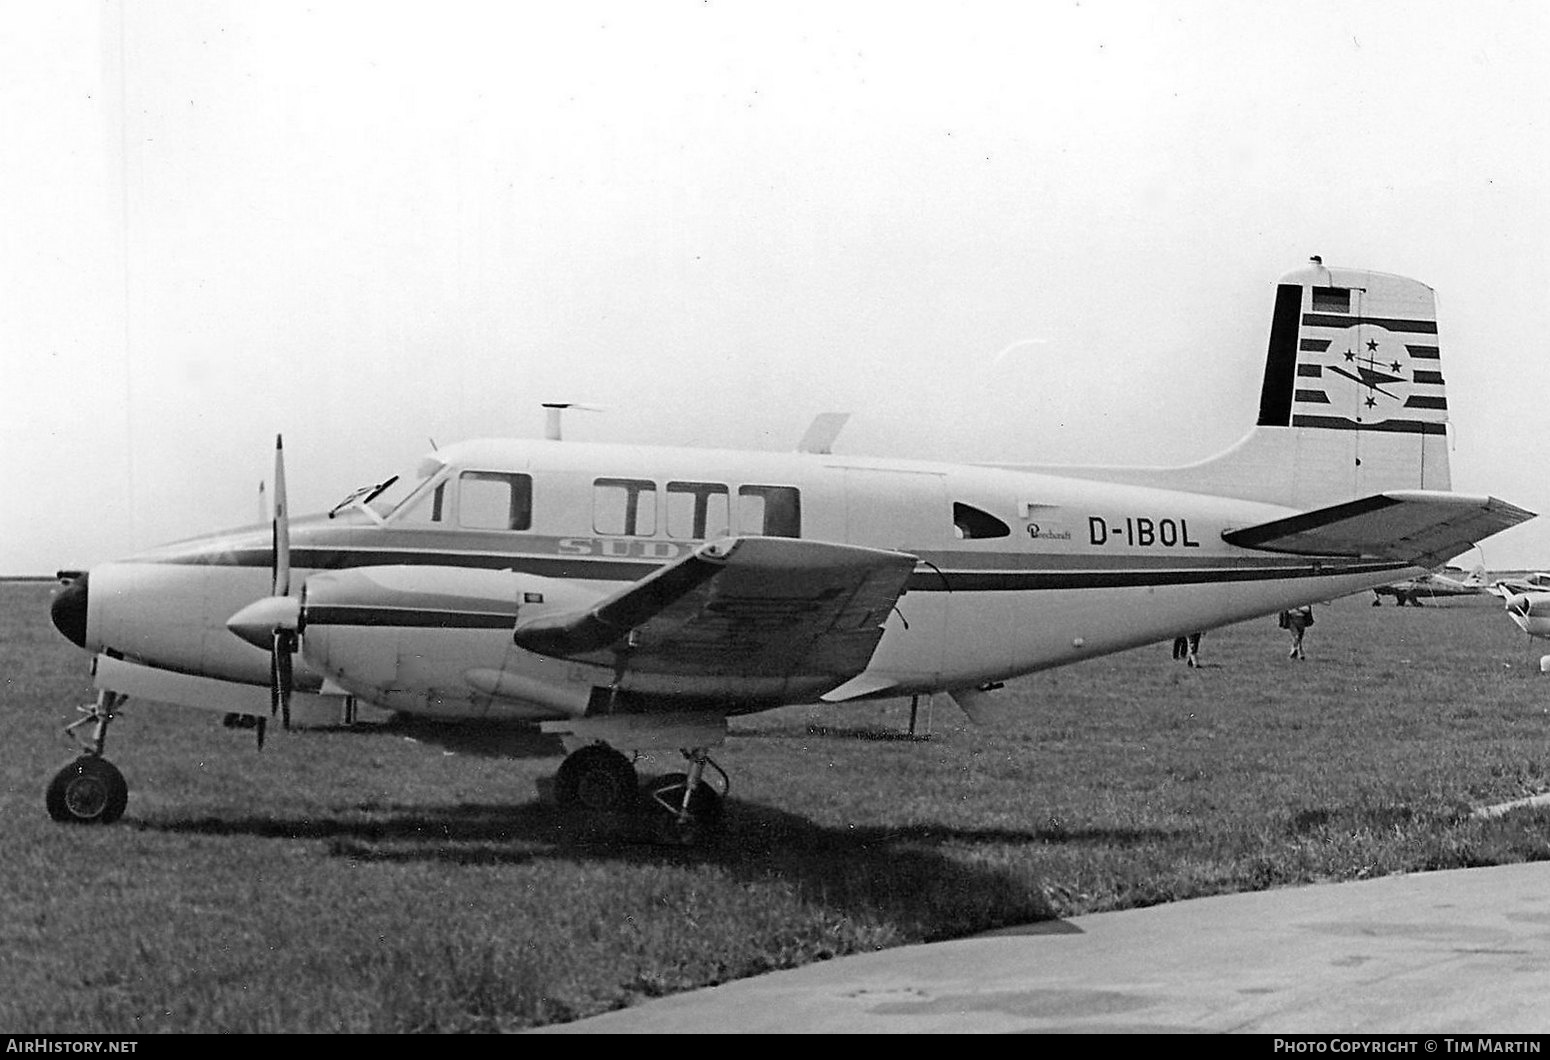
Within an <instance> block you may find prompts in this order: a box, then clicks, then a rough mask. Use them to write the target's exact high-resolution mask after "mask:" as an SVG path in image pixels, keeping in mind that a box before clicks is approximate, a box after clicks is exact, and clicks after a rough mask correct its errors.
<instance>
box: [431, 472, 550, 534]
mask: <svg viewBox="0 0 1550 1060" xmlns="http://www.w3.org/2000/svg"><path fill="white" fill-rule="evenodd" d="M434 503H435V504H436V505H437V506H438V507H439V506H440V498H437V499H435V501H434ZM457 522H458V525H459V526H461V527H464V528H466V529H470V530H528V529H531V528H532V526H533V479H532V477H531V476H529V475H518V474H514V473H512V472H509V471H465V472H463V473H462V474H461V475H459V476H458V498H457Z"/></svg>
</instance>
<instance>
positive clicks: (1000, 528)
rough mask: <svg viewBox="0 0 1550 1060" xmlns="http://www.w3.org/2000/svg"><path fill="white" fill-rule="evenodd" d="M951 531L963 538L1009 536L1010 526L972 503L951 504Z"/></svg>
mask: <svg viewBox="0 0 1550 1060" xmlns="http://www.w3.org/2000/svg"><path fill="white" fill-rule="evenodd" d="M953 532H954V533H955V534H957V535H958V536H959V537H960V538H963V539H964V540H971V539H976V538H982V537H1009V536H1011V533H1012V528H1011V527H1009V526H1007V525H1006V524H1005V523H1003V522H1002V521H1001V520H1000V519H997V518H996V517H995V516H994V515H991V514H990V513H989V512H987V511H982V510H981V509H979V508H976V507H974V506H973V505H972V504H961V503H957V502H955V503H954V504H953Z"/></svg>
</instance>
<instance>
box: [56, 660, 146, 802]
mask: <svg viewBox="0 0 1550 1060" xmlns="http://www.w3.org/2000/svg"><path fill="white" fill-rule="evenodd" d="M125 698H126V697H124V696H121V695H119V694H118V693H116V692H109V691H107V690H106V689H104V690H102V691H101V692H99V693H98V695H97V701H96V702H95V703H93V704H92V705H91V706H89V707H81V708H79V709H80V712H81V714H82V716H81V717H80V718H78V719H76V720H75V721H73V722H71V723H70V724H69V725H67V726H65V733H66V734H67V735H69V736H71V737H73V738H75V739H76V740H77V741H78V742H79V743H80V745H81V750H82V754H81V755H80V757H78V758H77V759H76V760H75V761H73V762H71V763H70V764H69V765H67V766H65V767H64V768H63V769H61V770H60V771H59V772H58V773H55V774H54V778H53V779H52V780H50V781H49V783H48V788H47V789H46V790H45V791H44V794H43V804H44V805H45V806H46V807H47V808H48V815H49V816H50V817H52V818H53V819H54V820H56V821H61V822H64V823H68V824H111V823H113V822H114V821H116V820H118V819H119V818H120V817H122V816H123V815H124V807H125V806H127V805H128V804H129V785H128V784H127V783H125V781H124V775H123V774H122V773H120V772H119V771H118V767H117V766H115V765H114V764H113V763H112V762H109V761H108V760H107V759H106V758H104V757H102V749H103V746H104V745H105V744H106V743H107V738H108V725H109V724H110V723H111V722H112V721H113V719H114V718H115V717H116V716H117V709H118V707H119V706H120V705H121V704H122V703H123V702H124V699H125ZM83 725H91V726H92V732H91V735H90V736H89V737H87V738H85V739H82V738H81V736H80V734H79V733H78V732H77V731H76V730H78V729H80V728H81V727H82V726H83Z"/></svg>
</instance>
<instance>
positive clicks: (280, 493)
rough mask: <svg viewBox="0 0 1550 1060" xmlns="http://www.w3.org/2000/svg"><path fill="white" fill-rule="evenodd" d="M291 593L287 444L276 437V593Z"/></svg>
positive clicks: (276, 594) (278, 436) (284, 594)
mask: <svg viewBox="0 0 1550 1060" xmlns="http://www.w3.org/2000/svg"><path fill="white" fill-rule="evenodd" d="M290 591H291V518H290V510H289V508H288V507H287V502H286V499H285V443H284V441H283V440H282V438H281V436H280V435H278V434H277V435H275V436H274V592H273V593H272V594H271V595H273V596H288V595H289V594H290Z"/></svg>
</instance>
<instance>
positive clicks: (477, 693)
mask: <svg viewBox="0 0 1550 1060" xmlns="http://www.w3.org/2000/svg"><path fill="white" fill-rule="evenodd" d="M602 595H603V594H602V593H601V592H597V591H593V590H589V589H587V588H583V587H579V586H577V585H576V584H575V583H573V582H569V581H561V580H558V579H554V578H544V577H540V576H538V575H533V574H518V573H515V572H513V571H491V570H478V569H469V568H464V567H434V566H395V567H355V568H350V569H346V570H339V571H329V572H326V573H320V574H314V575H313V576H312V577H310V578H308V579H307V582H306V587H305V593H304V602H303V607H302V616H301V650H302V655H303V657H304V658H305V659H306V661H307V663H308V664H309V665H310V666H312V667H313V668H314V669H316V670H318V671H319V672H320V673H323V674H325V675H327V677H328V679H329V680H331V681H332V682H333V683H335V684H337V685H338V686H339V687H340V688H343V689H344V690H345V691H347V692H349V693H351V694H352V695H354V696H357V697H359V698H360V699H363V700H365V701H366V702H368V703H371V704H373V705H375V706H379V707H383V708H385V709H388V710H395V711H403V712H405V713H412V714H431V715H436V716H440V717H473V718H482V717H522V718H559V717H567V716H573V715H580V714H582V713H583V712H584V711H585V710H586V705H587V702H588V700H589V698H590V696H591V694H592V688H593V686H594V684H596V683H606V682H607V674H606V672H603V671H601V670H599V668H597V667H587V666H580V665H578V664H576V663H573V662H568V661H565V660H559V659H548V658H545V657H543V656H539V655H535V654H533V653H531V652H528V651H524V650H523V649H521V648H518V647H517V646H516V644H515V643H514V641H513V640H512V631H513V629H514V628H515V626H516V623H517V621H518V620H519V618H521V619H527V618H530V617H544V616H548V615H551V614H566V613H572V612H576V611H581V610H584V609H585V608H587V607H590V606H591V605H592V604H594V603H595V602H596V601H597V600H598V599H599V598H601V596H602Z"/></svg>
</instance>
